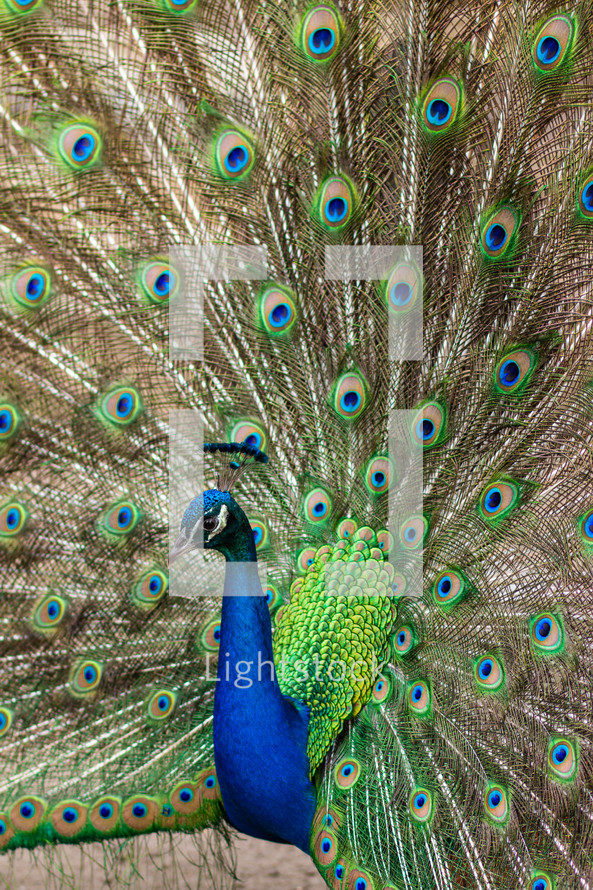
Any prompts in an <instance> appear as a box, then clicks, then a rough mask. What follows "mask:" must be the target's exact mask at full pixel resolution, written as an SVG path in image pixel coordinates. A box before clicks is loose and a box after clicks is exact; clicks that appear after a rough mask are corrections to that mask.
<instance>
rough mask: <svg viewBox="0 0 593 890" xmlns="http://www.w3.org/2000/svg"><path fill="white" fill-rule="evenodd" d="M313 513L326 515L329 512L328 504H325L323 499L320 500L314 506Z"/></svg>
mask: <svg viewBox="0 0 593 890" xmlns="http://www.w3.org/2000/svg"><path fill="white" fill-rule="evenodd" d="M313 513H314V514H315V516H325V514H326V513H327V504H325V503H324V502H323V501H318V502H317V503H316V504H315V505H314V506H313Z"/></svg>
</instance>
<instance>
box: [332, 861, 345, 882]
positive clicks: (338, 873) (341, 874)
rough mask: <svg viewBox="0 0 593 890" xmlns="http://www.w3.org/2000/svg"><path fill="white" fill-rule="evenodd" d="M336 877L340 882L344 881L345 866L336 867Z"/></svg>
mask: <svg viewBox="0 0 593 890" xmlns="http://www.w3.org/2000/svg"><path fill="white" fill-rule="evenodd" d="M334 877H335V878H337V879H338V881H341V880H342V878H343V877H344V866H343V865H336V867H335V869H334Z"/></svg>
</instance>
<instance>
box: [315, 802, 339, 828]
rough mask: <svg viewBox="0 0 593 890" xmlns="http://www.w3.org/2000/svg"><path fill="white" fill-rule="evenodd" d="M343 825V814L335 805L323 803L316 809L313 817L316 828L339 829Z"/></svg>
mask: <svg viewBox="0 0 593 890" xmlns="http://www.w3.org/2000/svg"><path fill="white" fill-rule="evenodd" d="M341 825H342V814H341V813H340V812H339V811H338V810H336V809H335V808H334V807H329V806H328V805H327V803H322V804H321V805H320V806H319V807H317V810H316V811H315V816H314V817H313V828H314V829H315V830H317V829H320V828H326V829H329V830H330V831H337V830H338V829H339V828H340V827H341Z"/></svg>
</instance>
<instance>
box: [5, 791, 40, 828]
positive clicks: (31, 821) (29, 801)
mask: <svg viewBox="0 0 593 890" xmlns="http://www.w3.org/2000/svg"><path fill="white" fill-rule="evenodd" d="M46 809H47V804H46V803H45V801H43V800H41V798H39V797H33V796H28V797H21V798H20V799H19V800H17V801H16V803H14V804H13V805H12V807H11V810H10V821H11V823H12V825H13V826H14V828H15V829H16V830H17V831H34V830H35V829H36V828H37V826H38V825H39V823H40V822H41V820H42V819H43V816H44V814H45V811H46Z"/></svg>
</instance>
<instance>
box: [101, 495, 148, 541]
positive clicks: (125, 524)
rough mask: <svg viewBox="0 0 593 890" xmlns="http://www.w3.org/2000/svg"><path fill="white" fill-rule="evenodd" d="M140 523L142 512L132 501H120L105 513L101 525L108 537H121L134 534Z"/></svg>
mask: <svg viewBox="0 0 593 890" xmlns="http://www.w3.org/2000/svg"><path fill="white" fill-rule="evenodd" d="M139 521H140V511H139V510H138V507H137V506H136V505H135V504H134V503H132V501H118V503H116V504H113V506H111V507H109V509H108V510H106V511H105V513H104V514H103V516H102V517H101V519H100V522H99V525H100V527H101V529H102V530H103V531H104V532H107V534H108V535H114V536H116V537H121V536H122V535H128V534H129V533H130V532H132V531H133V530H134V529H135V528H136V526H137V525H138V523H139Z"/></svg>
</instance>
